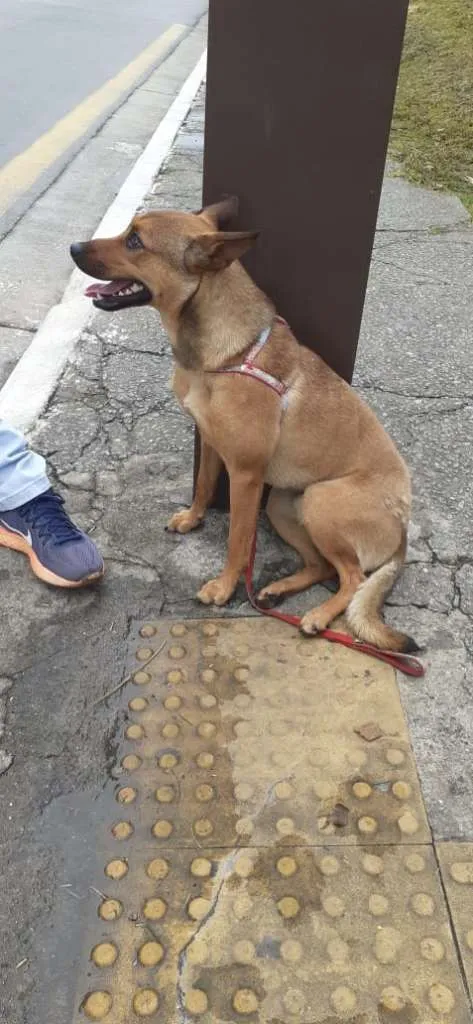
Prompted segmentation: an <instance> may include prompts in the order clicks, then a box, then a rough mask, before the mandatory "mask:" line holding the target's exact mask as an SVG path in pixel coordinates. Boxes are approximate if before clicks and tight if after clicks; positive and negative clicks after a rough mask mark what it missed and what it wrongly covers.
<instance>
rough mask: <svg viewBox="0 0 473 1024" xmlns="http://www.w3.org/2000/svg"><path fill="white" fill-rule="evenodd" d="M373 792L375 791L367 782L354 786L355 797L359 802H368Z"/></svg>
mask: <svg viewBox="0 0 473 1024" xmlns="http://www.w3.org/2000/svg"><path fill="white" fill-rule="evenodd" d="M372 792H373V790H372V788H371V786H370V785H369V784H368V783H367V782H355V784H354V786H353V796H356V799H357V800H367V799H368V797H369V796H371V794H372Z"/></svg>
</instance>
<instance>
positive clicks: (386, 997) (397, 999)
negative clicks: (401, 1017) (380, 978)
mask: <svg viewBox="0 0 473 1024" xmlns="http://www.w3.org/2000/svg"><path fill="white" fill-rule="evenodd" d="M380 1003H381V1006H382V1007H383V1010H389V1011H390V1012H391V1013H400V1012H401V1010H404V1008H405V1005H406V1000H405V997H404V993H403V992H401V989H400V988H396V986H395V985H388V986H387V988H383V991H382V992H381V999H380Z"/></svg>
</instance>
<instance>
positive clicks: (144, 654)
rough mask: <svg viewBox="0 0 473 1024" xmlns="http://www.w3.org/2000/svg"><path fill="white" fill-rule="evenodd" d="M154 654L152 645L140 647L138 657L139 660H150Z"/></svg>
mask: <svg viewBox="0 0 473 1024" xmlns="http://www.w3.org/2000/svg"><path fill="white" fill-rule="evenodd" d="M153 654H154V651H153V648H152V647H138V650H137V652H136V657H137V660H138V661H148V659H149V658H151V657H152V655H153Z"/></svg>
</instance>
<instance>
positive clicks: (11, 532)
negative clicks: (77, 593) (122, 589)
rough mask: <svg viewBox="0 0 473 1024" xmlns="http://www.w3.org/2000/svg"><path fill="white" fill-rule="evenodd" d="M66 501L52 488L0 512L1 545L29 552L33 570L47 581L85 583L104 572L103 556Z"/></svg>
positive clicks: (63, 583) (71, 584) (66, 585)
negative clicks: (74, 519)
mask: <svg viewBox="0 0 473 1024" xmlns="http://www.w3.org/2000/svg"><path fill="white" fill-rule="evenodd" d="M63 505H64V500H63V499H62V498H60V497H59V495H58V494H55V493H54V491H53V490H52V489H50V490H49V491H45V492H44V494H39V495H38V497H37V498H33V500H32V501H28V502H27V503H26V505H20V507H19V508H15V509H12V511H11V512H0V546H3V547H5V548H11V549H12V550H13V551H21V552H23V554H25V555H28V558H29V560H30V564H31V568H32V570H33V572H34V573H35V574H36V576H39V579H40V580H43V581H44V582H45V583H51V584H52V585H53V586H56V587H85V586H86V585H87V584H88V583H93V582H94V581H95V580H99V579H100V578H101V577H102V576H103V573H104V565H103V560H102V557H101V555H100V554H99V552H98V550H97V548H96V546H95V544H94V543H93V541H91V540H90V537H87V535H86V534H85V533H83V532H82V530H79V529H78V527H77V526H74V523H73V522H71V520H70V519H69V516H68V515H66V513H65V511H64V508H63Z"/></svg>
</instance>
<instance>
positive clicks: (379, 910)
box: [368, 892, 389, 917]
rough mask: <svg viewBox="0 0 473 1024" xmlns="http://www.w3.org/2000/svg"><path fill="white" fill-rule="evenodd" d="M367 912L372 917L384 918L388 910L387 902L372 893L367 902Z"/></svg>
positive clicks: (383, 897) (377, 894) (384, 897)
mask: <svg viewBox="0 0 473 1024" xmlns="http://www.w3.org/2000/svg"><path fill="white" fill-rule="evenodd" d="M368 910H369V912H370V914H372V915H373V917H384V915H385V914H387V913H388V910H389V900H387V899H386V896H383V895H382V894H381V893H379V892H373V893H372V894H371V896H370V898H369V900H368Z"/></svg>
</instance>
